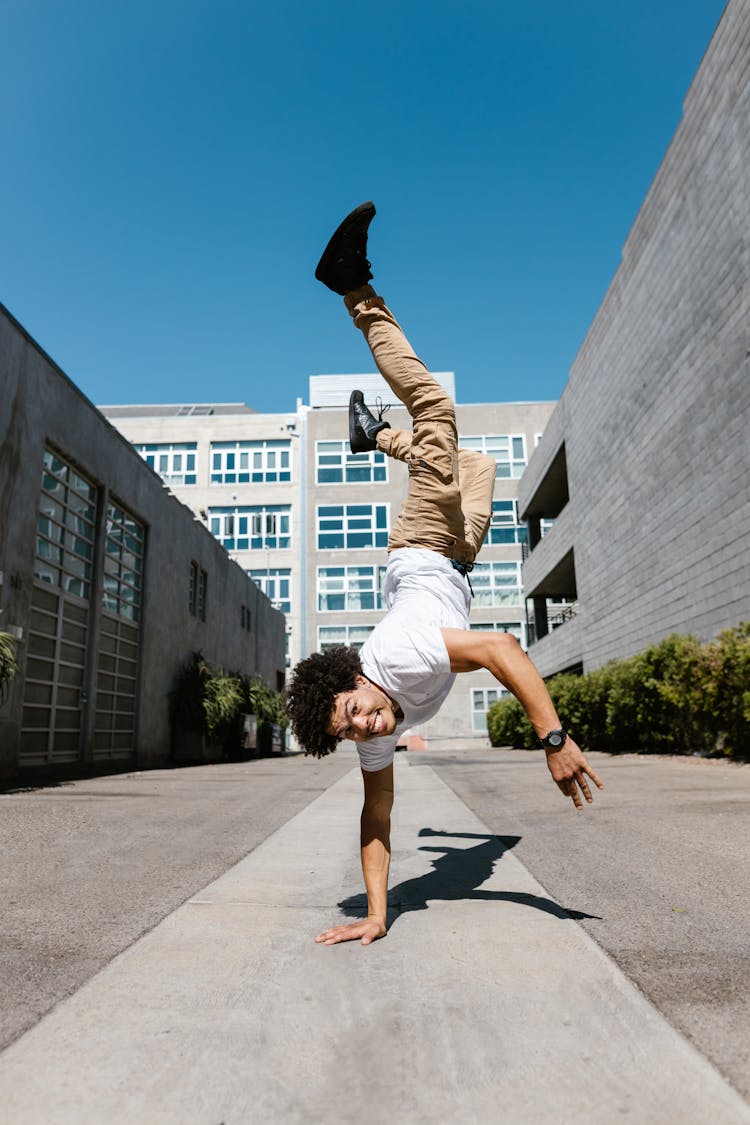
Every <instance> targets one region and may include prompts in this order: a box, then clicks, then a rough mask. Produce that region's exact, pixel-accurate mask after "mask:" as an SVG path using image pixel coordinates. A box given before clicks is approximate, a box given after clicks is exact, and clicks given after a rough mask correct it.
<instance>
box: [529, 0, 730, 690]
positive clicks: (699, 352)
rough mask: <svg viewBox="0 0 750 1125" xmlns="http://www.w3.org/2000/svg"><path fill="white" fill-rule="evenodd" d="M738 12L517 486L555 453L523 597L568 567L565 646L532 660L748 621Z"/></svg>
mask: <svg viewBox="0 0 750 1125" xmlns="http://www.w3.org/2000/svg"><path fill="white" fill-rule="evenodd" d="M749 344H750V6H748V5H747V3H744V2H742V0H730V3H729V4H728V5H727V8H726V9H725V12H724V15H723V17H722V20H721V22H720V24H719V26H718V28H717V31H716V33H715V35H714V37H713V39H712V41H711V43H710V45H709V47H708V49H707V52H706V54H705V56H704V59H703V62H702V64H701V66H700V69H699V71H698V73H697V75H696V77H695V79H694V81H693V83H692V85H691V87H690V89H689V91H688V93H687V96H686V98H685V103H684V114H683V119H682V121H681V123H680V125H679V127H678V129H677V132H676V134H675V137H674V139H673V141H672V143H671V145H670V147H669V149H668V151H667V153H666V156H665V158H664V160H663V163H662V165H661V167H660V169H659V171H658V173H657V175H656V177H655V179H654V182H653V184H652V186H651V188H650V190H649V192H648V195H647V197H646V199H645V201H644V203H643V205H642V207H641V210H640V212H639V214H638V216H637V219H636V221H635V223H634V225H633V228H632V230H631V232H630V234H629V236H628V239H627V241H626V244H625V246H624V249H623V255H622V263H621V265H620V268H619V269H618V271H617V273H616V275H615V277H614V279H613V281H612V283H611V285H610V288H609V290H608V292H607V293H606V295H605V297H604V300H603V301H602V304H601V307H600V309H599V311H598V313H597V315H596V318H595V319H594V322H593V323H592V325H591V328H590V330H589V332H588V334H587V336H586V338H585V340H584V343H583V345H582V347H581V350H580V352H579V354H578V356H577V357H576V360H575V362H574V364H573V367H572V369H571V372H570V379H569V382H568V385H567V387H566V389H565V392H564V394H563V396H562V399H561V401H560V403H559V404H558V407H557V409H556V411H555V414H554V415H553V418H552V420H551V422H550V425H549V427H548V429H547V432H546V433H545V437H544V439H543V441H542V443H541V445H540V447H539V449H538V450H537V452H536V454H535V456H534V458H533V459H532V462H531V464H530V465H529V468H528V470H527V472H526V474H525V476H524V478H523V480H522V482H521V486H520V489H519V499H520V504H521V508H522V510H529V509H532V510H533V507H534V498H535V494H536V493H537V490H538V489H539V486H540V485H541V483H542V482H543V480H544V477H545V473H546V469H547V467H548V466H549V464H550V462H551V460H552V458H553V457H554V455H555V453H556V452H557V450H558V449H559V446H560V444H561V443H562V442H564V443H565V450H566V457H567V465H568V484H569V492H570V500H569V503H568V507H567V508H566V509H565V511H564V519H561V520H560V521H559V524H558V525H556V526H555V527H553V529H552V531H551V533H550V534H549V536H548V537H547V538H546V539H544V540H543V541H542V544H541V545H540V546H539V547H538V548H537V549H536V551H534V552H532V554H531V556H530V558H529V560H528V562H527V563H526V566H525V569H524V583H525V590H526V593H527V596H528V595H529V594H530V593H532V592H533V590H534V588H535V587H536V586H538V585H539V584H540V583H543V580H544V577H545V575H546V574H547V573H549V570H550V569H551V567H552V566H553V565H554V563H555V562H556V561H557V560H558V559H559V558H561V557H562V556H563V555H564V554H565V553H566V551H568V550H569V549H570V547H573V549H574V552H575V565H576V580H577V588H578V598H579V615H578V618H577V619H576V633H577V640H576V641H575V643H574V644H571V643H570V637H569V638H568V640H566V639H565V630H566V628H567V626H565V625H563V626H562V627H561V628H560V629H558V630H556V631H555V632H554V633H552V634H550V635H549V636H548V637H546V638H544V639H543V640H542V641H541V642H539V643H538V644H537V645H535V646H534V647H533V648H532V650H531V653H530V655H531V656H532V657H533V658H534V660H535V661H536V662H537V664H538V665H539V666H540V668H541V670H542V671H543V672H544V673H545V674H549V673H551V672H554V671H556V670H559V669H560V668H562V667H565V666H566V662H567V663H572V662H573V661H572V660H571V656H574V657H575V659H577V660H582V661H583V664H584V668H585V669H589V668H593V667H597V666H599V665H601V664H602V663H604V662H605V661H607V660H609V659H611V658H613V657H622V656H627V655H630V654H632V653H633V652H635V651H638V650H639V649H642V648H643V647H645V646H646V645H648V644H650V643H651V642H653V641H655V640H657V639H659V638H661V637H663V636H665V635H667V634H669V633H671V632H674V631H679V632H691V633H696V634H697V635H699V636H700V637H702V638H704V639H708V638H711V637H713V636H715V635H716V634H717V633H718V632H719V631H720V630H721V629H723V628H725V627H728V626H732V625H735V624H737V623H738V622H739V621H740V620H741V619H743V618H744V619H750V558H749V556H750V489H749V487H748V485H749V482H750V362H749V360H748V345H749Z"/></svg>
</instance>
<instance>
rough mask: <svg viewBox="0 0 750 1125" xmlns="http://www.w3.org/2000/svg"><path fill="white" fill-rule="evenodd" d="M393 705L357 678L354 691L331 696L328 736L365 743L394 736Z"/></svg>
mask: <svg viewBox="0 0 750 1125" xmlns="http://www.w3.org/2000/svg"><path fill="white" fill-rule="evenodd" d="M394 706H395V705H394V703H393V700H392V699H389V698H388V696H387V695H386V694H385V692H384V691H381V689H380V688H379V687H377V686H376V685H375V684H371V683H370V681H369V680H366V679H365V678H364V676H357V683H356V686H355V688H354V691H341V692H339V694H338V695H336V696H334V700H333V711H332V713H331V722H330V725H329V727H328V732H329V734H334V735H336V737H337V738H350V739H351V740H352V742H367V741H368V739H370V738H381V737H382V736H383V735H385V734H393V732H394V730H395V729H396V714H395V710H394Z"/></svg>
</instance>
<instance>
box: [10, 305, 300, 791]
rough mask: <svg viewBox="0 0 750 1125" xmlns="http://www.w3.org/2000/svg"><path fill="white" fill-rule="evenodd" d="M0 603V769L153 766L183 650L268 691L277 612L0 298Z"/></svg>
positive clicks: (279, 633) (165, 737)
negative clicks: (8, 638)
mask: <svg viewBox="0 0 750 1125" xmlns="http://www.w3.org/2000/svg"><path fill="white" fill-rule="evenodd" d="M184 464H185V467H186V472H187V462H185V463H184ZM0 611H2V616H1V617H0V627H1V628H3V629H4V630H6V631H8V632H10V633H11V634H12V635H14V636H15V637H16V639H17V642H18V645H17V648H18V658H19V674H18V675H17V676H16V677H15V679H14V680H13V681H12V683H11V685H10V690H9V691H8V692H7V695H6V697H5V698H4V699H3V700H0V777H15V776H16V775H17V774H18V773H19V772H23V771H29V770H34V769H38V768H43V769H49V768H50V767H59V768H60V769H61V770H63V771H64V770H65V769H71V768H73V767H77V766H81V765H86V766H87V767H90V766H94V767H96V766H101V767H102V768H111V767H112V766H135V765H137V766H154V765H162V764H167V763H168V762H169V761H170V759H171V757H172V754H173V749H174V747H173V745H172V725H171V718H170V693H171V692H172V691H173V689H174V687H175V681H176V678H177V676H178V673H179V671H180V669H181V667H182V665H183V664H184V662H185V661H186V660H187V659H188V658H189V656H190V655H191V653H193V652H195V651H201V652H202V653H203V655H204V657H205V658H206V660H208V661H209V663H212V664H217V665H222V666H223V667H225V668H227V669H231V670H233V671H237V672H245V673H247V674H249V675H259V676H261V677H262V678H263V679H264V680H265V682H266V683H267V684H268V685H269V686H271V687H273V688H275V689H278V688H281V687H282V686H283V679H284V619H283V616H282V614H281V613H280V612H278V610H276V609H274V607H273V606H272V605H271V602H270V601H269V600H268V598H266V597H265V595H264V594H263V593H262V592H261V591H260V590H259V588H258V587H257V586H256V585H255V584H254V583H253V582H252V581H251V580H250V579H249V578H248V576H247V574H246V573H245V572H244V571H243V570H242V569H241V568H240V567H238V566H236V565H235V564H234V563H233V562H232V561H231V559H230V557H229V555H227V553H226V551H224V550H223V549H222V548H221V547H220V546H219V544H218V543H217V542H216V539H215V538H214V537H213V536H212V535H210V534H209V533H208V532H207V530H206V528H205V527H204V526H203V524H202V523H201V522H200V521H199V520H196V519H195V517H194V515H193V512H192V511H191V510H190V509H188V508H187V507H186V506H185V505H184V504H182V503H180V502H179V501H178V500H177V499H176V498H175V497H174V496H172V495H170V493H169V490H168V489H167V488H166V487H165V484H164V482H163V481H162V479H161V478H160V477H159V476H158V475H157V473H156V472H153V471H152V470H151V469H150V468H149V467H148V465H147V464H146V463H144V460H143V458H142V457H139V456H138V454H137V453H136V451H135V450H134V449H133V447H132V445H131V444H130V443H129V442H127V441H125V440H124V439H123V438H122V436H121V435H120V434H119V433H118V432H117V430H115V429H114V427H113V426H111V425H110V423H109V422H108V421H107V420H106V419H105V418H104V417H103V415H102V414H101V413H100V412H99V411H97V410H96V408H95V407H94V406H93V405H92V404H91V403H90V402H89V401H88V400H87V399H86V398H85V397H84V396H83V395H82V394H81V392H80V391H79V390H78V388H77V387H76V386H75V385H74V384H73V383H72V382H71V381H70V379H68V377H67V376H66V375H65V374H64V373H63V372H62V371H61V370H60V369H59V368H58V367H57V366H56V365H55V364H54V363H53V362H52V360H51V359H50V358H49V357H48V356H47V355H45V353H44V352H43V351H42V350H41V348H40V347H39V346H38V345H37V344H36V343H35V342H34V341H33V340H32V339H31V338H30V337H29V336H28V335H27V333H26V332H25V331H24V330H23V328H22V327H21V326H20V325H19V324H18V323H17V322H16V321H15V320H14V319H13V317H12V316H11V315H10V314H9V313H8V312H7V311H6V310H5V309H3V308H2V306H0Z"/></svg>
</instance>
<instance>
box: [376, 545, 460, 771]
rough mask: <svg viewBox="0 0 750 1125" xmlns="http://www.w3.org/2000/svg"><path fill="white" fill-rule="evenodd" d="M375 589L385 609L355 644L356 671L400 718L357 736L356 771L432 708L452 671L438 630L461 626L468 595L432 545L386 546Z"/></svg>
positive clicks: (387, 758)
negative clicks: (390, 728)
mask: <svg viewBox="0 0 750 1125" xmlns="http://www.w3.org/2000/svg"><path fill="white" fill-rule="evenodd" d="M383 596H384V598H385V604H386V606H387V609H388V612H387V613H386V615H385V617H384V618H383V620H382V621H381V622H380V623H379V624H378V625H376V626H375V628H374V630H373V631H372V633H371V634H370V636H369V637H368V638H367V640H366V641H365V643H364V644H363V645H362V648H361V649H360V653H359V658H360V660H361V662H362V671H363V672H364V674H365V676H367V678H368V679H370V680H372V681H373V683H375V684H377V685H378V687H381V688H382V689H383V691H384V692H385V693H386V694H387V695H389V696H390V697H391V699H394V700H395V701H396V703H398V704H399V706H400V707H401V710H402V711H403V713H404V718H403V721H402V722H400V723H399V724H398V726H397V727H396V730H395V731H394V733H393V734H389V735H385V736H384V737H383V738H373V739H370V740H368V741H367V742H358V743H357V750H358V751H359V760H360V764H361V766H362V769H363V770H367V771H368V772H372V771H374V770H381V769H383V767H384V766H387V765H388V764H389V763H390V762H392V761H393V755H394V751H395V749H396V743H397V742H398V736H399V734H400V733H401V732H402V731H404V730H408V729H409V727H413V726H415V725H416V724H417V723H424V722H426V721H427V719H431V718H432V716H433V715H435V714H437V712H438V711H439V710H440V707H441V706H442V704H443V702H444V700H445V698H446V696H447V695H448V692H449V691H450V689H451V687H452V686H453V681H454V680H455V678H456V676H455V673H453V672H451V669H450V660H449V659H448V651H447V649H446V647H445V641H444V640H443V637H442V635H441V632H440V630H441V629H468V628H469V607H470V605H471V598H470V595H469V584H468V582H467V581H466V579H465V578H464V577H463V576H462V575H461V574H459V572H458V571H457V570H455V569H454V567H453V566H451V563H450V560H449V559H446V558H444V557H443V555H439V554H437V552H436V551H429V550H425V549H423V548H420V547H401V548H399V549H398V550H396V551H391V554H390V555H389V558H388V568H387V570H386V572H385V583H384V586H383Z"/></svg>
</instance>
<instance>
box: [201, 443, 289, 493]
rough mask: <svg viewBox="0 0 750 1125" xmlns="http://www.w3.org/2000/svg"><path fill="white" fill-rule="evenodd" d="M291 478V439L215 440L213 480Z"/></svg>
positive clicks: (263, 481)
mask: <svg viewBox="0 0 750 1125" xmlns="http://www.w3.org/2000/svg"><path fill="white" fill-rule="evenodd" d="M291 479H292V443H291V442H290V441H271V440H268V441H266V440H262V441H213V442H211V484H283V483H287V482H289V481H291Z"/></svg>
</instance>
